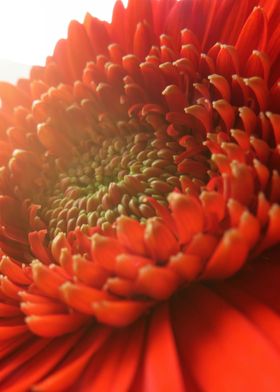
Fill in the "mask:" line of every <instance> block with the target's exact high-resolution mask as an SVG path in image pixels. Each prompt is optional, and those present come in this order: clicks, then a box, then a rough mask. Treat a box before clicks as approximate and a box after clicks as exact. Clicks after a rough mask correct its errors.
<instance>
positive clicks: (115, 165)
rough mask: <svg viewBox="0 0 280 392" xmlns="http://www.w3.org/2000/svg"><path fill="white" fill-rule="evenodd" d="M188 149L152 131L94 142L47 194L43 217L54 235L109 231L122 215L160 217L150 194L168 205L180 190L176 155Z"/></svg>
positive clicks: (63, 172) (74, 159)
mask: <svg viewBox="0 0 280 392" xmlns="http://www.w3.org/2000/svg"><path fill="white" fill-rule="evenodd" d="M182 150H183V149H182V147H180V146H179V145H178V143H177V142H174V141H173V140H172V141H167V140H160V139H158V138H156V137H155V135H154V134H153V133H151V132H142V133H136V134H130V135H126V136H117V137H111V138H108V137H106V139H105V138H104V140H103V141H102V143H101V144H98V145H95V144H91V146H90V147H89V148H87V149H86V151H83V152H81V153H80V154H79V156H75V157H74V158H73V160H72V162H71V164H70V166H69V167H68V168H67V169H66V170H65V171H61V172H60V173H59V174H58V177H57V179H56V182H55V183H54V185H53V187H49V188H48V189H50V188H51V190H48V191H47V192H48V193H47V194H46V195H44V200H45V201H44V203H43V208H42V210H41V213H40V216H41V218H42V219H43V220H44V221H45V222H46V223H47V225H48V228H49V235H50V236H51V237H54V236H55V235H56V234H58V233H59V232H61V231H62V232H69V231H71V230H73V229H74V228H75V227H77V226H80V227H82V228H83V227H87V226H96V225H97V226H99V227H101V228H102V229H103V230H105V229H106V227H108V225H110V224H112V223H113V222H114V221H115V220H116V218H117V217H118V216H120V215H127V216H130V217H132V218H134V219H137V220H140V221H145V219H147V218H149V217H151V216H154V215H155V211H154V209H153V207H152V206H151V205H150V204H149V202H148V201H147V196H148V197H149V196H151V197H153V198H154V199H156V200H157V201H158V202H159V203H161V204H163V205H166V204H167V202H166V196H167V194H168V193H170V192H171V191H172V190H173V189H174V188H175V187H179V188H180V180H179V177H180V173H178V170H177V165H176V164H175V162H174V156H176V155H177V154H179V153H181V152H182Z"/></svg>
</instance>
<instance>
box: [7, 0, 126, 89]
mask: <svg viewBox="0 0 280 392" xmlns="http://www.w3.org/2000/svg"><path fill="white" fill-rule="evenodd" d="M114 3H115V0H56V1H55V0H50V1H43V0H7V1H4V0H3V1H0V80H5V81H9V82H12V83H15V82H16V80H17V79H18V78H20V77H28V75H29V70H30V68H31V66H32V65H44V63H45V59H46V57H47V56H48V55H50V54H52V52H53V49H54V47H55V44H56V42H57V41H58V40H59V39H60V38H65V37H66V36H67V27H68V24H69V22H70V20H72V19H76V20H78V21H79V22H82V21H83V19H84V16H85V14H86V12H89V13H90V14H92V15H94V16H96V17H98V18H99V19H102V20H107V21H110V20H111V15H112V9H113V6H114ZM123 3H124V5H126V4H127V1H126V0H124V1H123Z"/></svg>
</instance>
